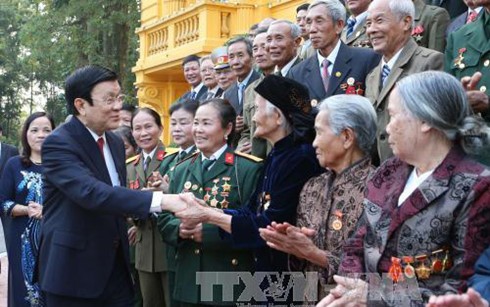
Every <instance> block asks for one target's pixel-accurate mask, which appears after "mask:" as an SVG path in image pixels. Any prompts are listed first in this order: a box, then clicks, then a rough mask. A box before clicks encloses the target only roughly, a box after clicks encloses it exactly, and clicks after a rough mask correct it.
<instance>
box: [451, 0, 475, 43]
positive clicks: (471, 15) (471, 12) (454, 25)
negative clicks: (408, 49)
mask: <svg viewBox="0 0 490 307" xmlns="http://www.w3.org/2000/svg"><path fill="white" fill-rule="evenodd" d="M463 2H464V3H466V5H467V6H468V9H467V10H466V12H464V13H462V14H461V15H459V16H458V17H456V18H454V19H453V20H452V21H451V23H450V24H449V26H448V27H447V30H446V39H447V37H448V36H449V34H451V33H453V32H456V31H457V30H459V29H460V28H461V27H463V26H464V25H465V24H468V23H472V22H473V21H475V20H477V19H478V18H479V17H480V16H481V15H482V14H483V11H484V10H483V7H481V6H477V5H476V4H475V2H474V1H473V0H463Z"/></svg>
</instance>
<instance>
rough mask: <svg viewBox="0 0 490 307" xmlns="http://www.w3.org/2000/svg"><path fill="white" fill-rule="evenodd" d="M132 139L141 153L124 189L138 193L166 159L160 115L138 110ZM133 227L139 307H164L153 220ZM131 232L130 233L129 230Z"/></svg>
mask: <svg viewBox="0 0 490 307" xmlns="http://www.w3.org/2000/svg"><path fill="white" fill-rule="evenodd" d="M131 125H132V130H133V136H134V138H135V140H136V143H137V145H138V147H140V149H141V153H140V154H139V155H138V156H137V157H136V159H135V160H134V161H133V162H131V163H129V164H128V165H127V173H128V175H127V180H128V182H127V186H128V187H129V188H130V189H135V190H140V189H142V188H145V187H148V186H149V185H150V184H151V182H149V181H152V180H154V179H153V172H155V171H156V172H158V171H159V169H160V166H161V164H162V162H163V160H164V157H165V155H166V152H165V148H164V146H163V144H162V143H161V142H160V136H161V135H162V131H163V127H162V122H161V119H160V115H158V113H157V112H155V111H154V110H152V109H149V108H140V109H138V110H137V111H136V112H135V113H134V115H133V118H132V121H131ZM134 222H135V225H136V255H135V266H136V269H137V270H138V275H139V281H140V288H141V294H142V296H143V306H149V307H150V306H165V296H166V295H168V294H167V293H164V290H165V287H168V285H167V276H166V271H167V263H166V250H165V246H164V244H163V241H162V239H161V237H160V235H159V233H158V230H157V228H156V218H155V216H154V215H149V216H148V218H147V219H145V220H137V221H134ZM130 232H131V230H130Z"/></svg>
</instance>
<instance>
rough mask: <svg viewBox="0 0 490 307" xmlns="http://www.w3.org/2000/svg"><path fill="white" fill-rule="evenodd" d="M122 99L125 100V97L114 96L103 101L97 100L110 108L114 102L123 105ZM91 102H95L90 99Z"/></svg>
mask: <svg viewBox="0 0 490 307" xmlns="http://www.w3.org/2000/svg"><path fill="white" fill-rule="evenodd" d="M124 99H126V95H123V94H121V95H118V96H116V97H114V96H109V97H107V98H105V99H103V100H99V101H100V102H103V103H104V104H106V105H108V106H112V105H114V104H115V103H116V102H117V103H123V102H124ZM92 100H95V99H92Z"/></svg>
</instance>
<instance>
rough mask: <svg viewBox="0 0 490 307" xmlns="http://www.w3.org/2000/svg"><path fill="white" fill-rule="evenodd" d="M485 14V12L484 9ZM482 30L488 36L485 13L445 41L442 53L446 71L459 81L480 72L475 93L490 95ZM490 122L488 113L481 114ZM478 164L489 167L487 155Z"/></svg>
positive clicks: (489, 45) (487, 43)
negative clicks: (480, 92)
mask: <svg viewBox="0 0 490 307" xmlns="http://www.w3.org/2000/svg"><path fill="white" fill-rule="evenodd" d="M484 10H485V9H484ZM485 28H486V31H487V32H488V33H490V14H489V13H488V12H487V11H485V12H483V14H482V16H480V18H478V19H477V20H475V21H474V22H472V23H470V24H467V25H465V26H463V27H462V28H461V29H459V30H458V31H455V32H453V33H451V34H450V35H449V37H448V40H447V47H446V52H445V62H444V65H445V69H446V71H447V72H448V73H450V74H451V75H453V76H455V77H456V78H458V80H460V79H461V78H462V77H466V76H472V75H473V74H474V73H475V72H477V71H479V72H481V74H482V78H481V80H480V82H479V83H478V84H477V86H476V89H477V90H480V91H482V92H484V93H486V94H487V96H488V94H489V93H490V39H488V38H487V36H486V35H485ZM482 115H483V117H484V118H485V121H486V122H487V123H488V122H490V112H489V111H487V112H486V114H482ZM479 161H480V162H483V163H485V164H487V165H490V153H489V154H487V155H485V156H482V157H481V158H479Z"/></svg>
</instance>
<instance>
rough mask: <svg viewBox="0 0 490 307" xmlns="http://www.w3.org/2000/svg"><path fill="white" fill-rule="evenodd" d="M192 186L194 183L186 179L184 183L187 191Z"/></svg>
mask: <svg viewBox="0 0 490 307" xmlns="http://www.w3.org/2000/svg"><path fill="white" fill-rule="evenodd" d="M191 186H192V183H191V182H190V181H186V183H184V189H185V190H186V191H189V189H190V188H191Z"/></svg>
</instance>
